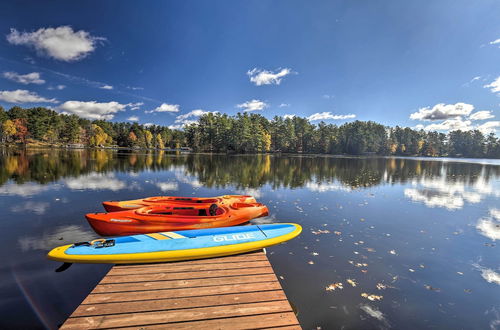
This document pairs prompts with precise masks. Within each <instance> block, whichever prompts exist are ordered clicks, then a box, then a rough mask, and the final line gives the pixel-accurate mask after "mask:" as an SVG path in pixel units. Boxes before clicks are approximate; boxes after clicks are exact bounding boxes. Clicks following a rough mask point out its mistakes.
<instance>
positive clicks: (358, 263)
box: [353, 262, 368, 267]
mask: <svg viewBox="0 0 500 330" xmlns="http://www.w3.org/2000/svg"><path fill="white" fill-rule="evenodd" d="M353 264H354V263H353ZM354 266H356V267H368V264H367V263H360V262H357V263H356V264H354Z"/></svg>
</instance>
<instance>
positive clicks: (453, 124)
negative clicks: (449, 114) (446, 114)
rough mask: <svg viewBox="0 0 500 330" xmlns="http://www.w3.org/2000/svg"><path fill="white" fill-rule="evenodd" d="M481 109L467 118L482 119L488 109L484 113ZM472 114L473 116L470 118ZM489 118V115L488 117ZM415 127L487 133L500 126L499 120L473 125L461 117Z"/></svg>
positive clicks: (427, 129)
mask: <svg viewBox="0 0 500 330" xmlns="http://www.w3.org/2000/svg"><path fill="white" fill-rule="evenodd" d="M480 112H481V114H479V115H477V116H474V115H475V114H477V113H480ZM482 112H483V111H478V112H476V113H475V114H472V115H471V116H470V117H469V118H470V119H473V120H482V119H480V118H486V117H487V114H486V113H487V112H489V111H484V112H485V113H484V114H483V113H482ZM473 116H474V118H472V117H473ZM488 118H491V117H488ZM415 128H416V129H423V130H426V131H446V132H451V131H457V130H460V131H470V130H476V129H477V130H479V131H481V133H483V134H489V133H491V132H496V131H497V129H498V128H500V121H488V122H485V123H483V124H481V125H473V124H472V121H471V120H464V119H462V118H461V117H457V118H453V119H448V120H445V121H443V122H441V123H436V124H430V125H427V126H424V125H420V124H419V125H416V126H415Z"/></svg>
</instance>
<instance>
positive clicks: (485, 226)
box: [476, 209, 500, 241]
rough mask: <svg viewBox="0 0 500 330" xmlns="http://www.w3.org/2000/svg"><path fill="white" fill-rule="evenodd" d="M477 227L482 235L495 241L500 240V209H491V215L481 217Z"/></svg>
mask: <svg viewBox="0 0 500 330" xmlns="http://www.w3.org/2000/svg"><path fill="white" fill-rule="evenodd" d="M476 228H477V230H478V231H479V233H480V234H481V235H483V236H486V237H488V238H489V239H491V240H493V241H496V240H497V239H498V240H500V210H499V209H491V210H490V216H489V217H485V218H481V219H479V221H478V222H477V224H476Z"/></svg>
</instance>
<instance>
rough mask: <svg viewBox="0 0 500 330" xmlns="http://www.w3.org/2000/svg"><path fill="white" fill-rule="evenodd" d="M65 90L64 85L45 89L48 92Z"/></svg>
mask: <svg viewBox="0 0 500 330" xmlns="http://www.w3.org/2000/svg"><path fill="white" fill-rule="evenodd" d="M65 88H66V85H57V86H49V87H47V89H48V90H51V91H52V90H56V89H57V90H63V89H65Z"/></svg>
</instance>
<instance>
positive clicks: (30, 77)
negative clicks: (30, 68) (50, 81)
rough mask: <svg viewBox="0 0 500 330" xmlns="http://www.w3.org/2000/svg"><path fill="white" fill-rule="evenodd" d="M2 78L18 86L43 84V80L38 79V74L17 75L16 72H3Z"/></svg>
mask: <svg viewBox="0 0 500 330" xmlns="http://www.w3.org/2000/svg"><path fill="white" fill-rule="evenodd" d="M3 76H4V77H5V78H7V79H9V80H12V81H15V82H18V83H20V84H24V85H28V84H36V85H41V84H45V80H43V79H41V78H40V72H31V73H27V74H19V73H17V72H10V71H9V72H4V73H3Z"/></svg>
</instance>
